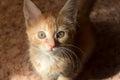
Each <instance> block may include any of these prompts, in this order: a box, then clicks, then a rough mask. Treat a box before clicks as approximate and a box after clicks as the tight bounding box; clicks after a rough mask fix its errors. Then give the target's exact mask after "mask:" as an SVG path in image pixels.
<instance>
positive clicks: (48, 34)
mask: <svg viewBox="0 0 120 80" xmlns="http://www.w3.org/2000/svg"><path fill="white" fill-rule="evenodd" d="M27 34H28V37H29V41H30V43H31V45H32V46H33V47H35V48H38V49H40V50H41V51H44V52H48V53H53V52H54V51H55V50H57V49H58V48H59V47H60V46H61V45H64V44H68V43H71V42H72V39H73V36H74V34H75V27H74V26H73V25H72V24H69V23H67V22H66V23H65V22H62V21H60V20H59V19H58V18H57V19H56V18H55V17H53V16H50V15H49V16H47V17H44V16H42V17H40V19H39V20H38V21H37V22H35V23H34V24H33V25H32V26H29V27H27Z"/></svg>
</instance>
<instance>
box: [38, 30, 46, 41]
mask: <svg viewBox="0 0 120 80" xmlns="http://www.w3.org/2000/svg"><path fill="white" fill-rule="evenodd" d="M38 37H39V38H40V39H44V38H45V37H46V34H45V32H43V31H40V32H38Z"/></svg>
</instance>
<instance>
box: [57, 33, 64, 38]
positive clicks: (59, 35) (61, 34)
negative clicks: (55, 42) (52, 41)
mask: <svg viewBox="0 0 120 80" xmlns="http://www.w3.org/2000/svg"><path fill="white" fill-rule="evenodd" d="M64 34H65V32H63V31H61V32H59V33H58V34H57V38H62V37H64Z"/></svg>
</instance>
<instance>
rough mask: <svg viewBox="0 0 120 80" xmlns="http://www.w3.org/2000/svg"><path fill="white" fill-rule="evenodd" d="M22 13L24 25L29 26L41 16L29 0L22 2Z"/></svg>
mask: <svg viewBox="0 0 120 80" xmlns="http://www.w3.org/2000/svg"><path fill="white" fill-rule="evenodd" d="M23 12H24V17H25V22H26V25H31V24H32V23H34V22H35V21H36V20H37V19H38V17H39V16H40V15H42V13H41V11H40V10H39V9H38V8H37V6H35V4H34V3H33V2H32V1H31V0H24V6H23Z"/></svg>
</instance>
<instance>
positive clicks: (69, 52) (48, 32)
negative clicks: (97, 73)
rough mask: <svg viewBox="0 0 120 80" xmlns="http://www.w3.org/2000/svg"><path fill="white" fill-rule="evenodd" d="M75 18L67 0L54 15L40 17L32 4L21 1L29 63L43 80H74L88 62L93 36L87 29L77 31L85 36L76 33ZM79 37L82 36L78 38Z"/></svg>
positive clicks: (73, 5) (72, 4) (74, 7)
mask: <svg viewBox="0 0 120 80" xmlns="http://www.w3.org/2000/svg"><path fill="white" fill-rule="evenodd" d="M76 16H77V4H76V1H75V0H68V1H67V3H66V4H65V6H64V7H63V8H62V9H61V10H60V12H59V13H56V14H55V13H47V14H46V13H44V14H43V13H42V12H41V11H40V10H39V9H38V8H37V7H36V6H35V4H34V3H33V2H32V1H30V0H24V17H25V22H26V28H27V35H28V39H29V46H30V48H29V52H30V54H29V56H30V61H31V63H32V65H33V67H34V68H35V70H36V72H37V73H38V74H39V75H40V76H41V77H42V79H43V80H73V79H74V78H75V77H76V76H77V75H78V73H79V72H80V70H81V66H82V65H83V64H84V62H85V60H86V59H87V56H88V54H87V53H91V51H92V47H93V39H92V35H91V33H92V32H91V31H90V28H89V26H87V25H86V28H80V29H81V30H83V31H84V32H81V31H77V30H79V29H78V27H77V26H76V23H77V22H76V21H77V19H76V18H77V17H76ZM86 31H88V32H86ZM79 33H80V34H83V33H85V35H84V34H83V35H81V37H80V35H78V34H79ZM86 34H87V35H86ZM76 35H77V36H76ZM89 35H90V36H89ZM86 36H87V37H86ZM76 37H77V40H76ZM79 37H80V38H82V39H83V40H82V39H81V41H82V42H79V39H80V38H79ZM86 39H87V40H86ZM86 42H87V43H86ZM86 44H87V45H86ZM76 45H78V46H76ZM79 45H81V47H80V46H79ZM88 45H89V46H88ZM89 47H90V48H89ZM88 48H89V49H88ZM81 49H83V50H84V52H83V51H81ZM85 53H86V54H85Z"/></svg>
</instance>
